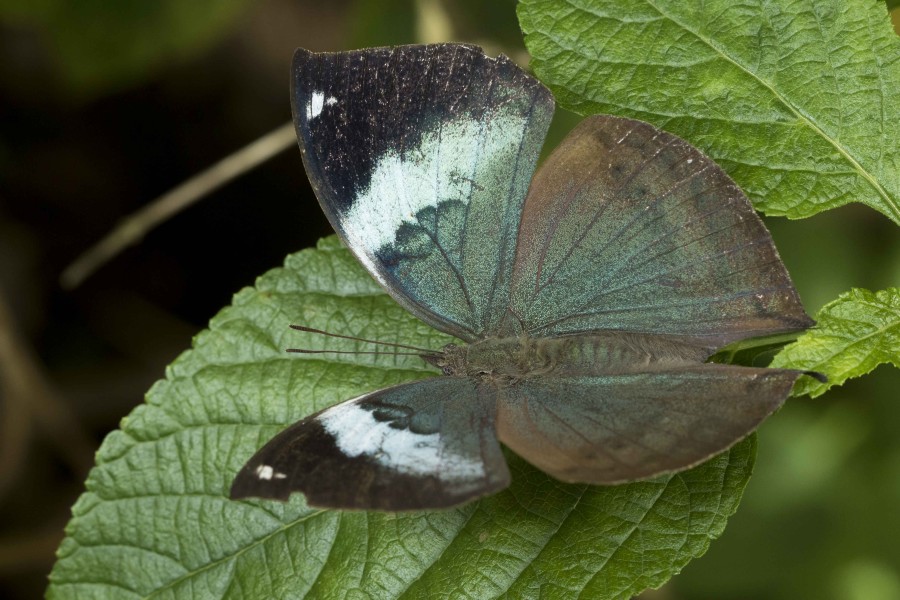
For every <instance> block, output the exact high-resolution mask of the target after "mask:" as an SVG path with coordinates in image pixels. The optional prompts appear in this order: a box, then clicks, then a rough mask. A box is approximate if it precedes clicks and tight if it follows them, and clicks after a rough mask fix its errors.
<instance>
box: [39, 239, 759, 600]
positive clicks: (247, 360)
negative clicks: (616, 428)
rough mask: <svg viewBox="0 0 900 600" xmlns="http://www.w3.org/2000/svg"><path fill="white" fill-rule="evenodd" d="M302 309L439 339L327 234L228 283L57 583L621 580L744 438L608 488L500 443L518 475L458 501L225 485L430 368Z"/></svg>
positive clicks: (528, 591)
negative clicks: (570, 478) (253, 459)
mask: <svg viewBox="0 0 900 600" xmlns="http://www.w3.org/2000/svg"><path fill="white" fill-rule="evenodd" d="M289 323H303V324H306V325H309V326H312V327H317V328H321V329H325V330H329V331H333V332H340V333H342V334H350V335H354V336H362V337H366V338H377V339H380V340H385V341H392V342H402V343H407V344H415V345H419V346H422V345H427V346H428V347H435V348H437V347H440V346H441V345H442V344H444V343H446V342H447V341H449V339H448V338H447V336H444V335H442V334H440V333H438V332H436V331H434V330H432V329H430V328H428V327H427V326H425V325H423V324H422V323H420V322H419V321H417V320H416V319H415V318H413V317H412V316H411V315H409V314H408V313H406V312H405V311H404V310H403V309H401V308H400V307H399V306H398V305H397V304H396V303H395V302H394V301H393V300H391V299H390V298H389V297H388V296H387V295H386V294H385V293H384V292H383V291H382V290H381V289H380V288H379V287H378V286H377V285H376V284H375V283H374V282H373V281H372V280H371V278H370V277H369V276H368V275H367V274H366V273H365V272H364V271H363V269H362V268H361V267H360V266H359V265H358V264H357V263H356V261H355V260H354V259H353V257H352V256H351V255H350V253H349V252H348V251H347V250H345V249H343V248H342V247H340V246H339V245H338V244H337V242H336V241H335V240H334V238H331V239H329V240H326V241H324V242H322V243H321V244H320V245H319V248H318V249H317V250H307V251H303V252H300V253H298V254H296V255H293V256H291V257H289V258H288V260H287V262H286V264H285V267H284V268H281V269H276V270H273V271H271V272H269V273H267V274H266V275H264V276H262V277H261V278H260V279H259V280H258V282H257V285H256V287H255V288H253V289H245V290H243V291H241V292H240V293H238V294H237V295H236V296H235V298H234V302H233V304H232V306H230V307H228V308H226V309H224V310H223V311H222V312H221V313H220V314H219V315H218V316H216V317H215V318H214V319H213V320H212V322H211V324H210V328H209V330H207V331H204V332H203V333H201V334H200V335H198V336H197V338H196V340H195V343H194V349H193V350H190V351H188V352H186V353H185V354H183V355H182V356H181V357H179V358H178V359H177V360H176V361H175V362H174V363H172V365H171V366H170V367H169V368H168V370H167V373H166V379H165V380H163V381H160V382H159V383H157V384H156V385H154V386H153V388H152V389H151V390H150V392H149V394H148V396H147V401H146V404H144V405H143V406H141V407H139V408H137V409H136V410H135V411H134V412H133V413H132V414H131V415H130V416H129V417H127V418H126V419H125V420H124V421H123V422H122V427H121V429H120V430H119V431H116V432H114V433H112V434H110V436H109V437H108V438H107V439H106V440H105V441H104V443H103V446H102V448H101V450H100V452H99V453H98V455H97V465H96V467H95V468H94V469H93V471H92V472H91V474H90V476H89V478H88V481H87V491H86V492H85V493H84V494H83V495H82V497H81V498H80V499H79V500H78V502H77V503H76V504H75V506H74V508H73V511H72V512H73V517H72V520H71V521H70V523H69V525H68V526H67V528H66V538H65V540H64V541H63V543H62V545H61V547H60V549H59V560H58V561H57V564H56V565H55V567H54V569H53V572H52V574H51V576H50V580H51V586H50V589H49V593H48V595H49V597H50V598H87V597H90V598H147V597H154V598H156V597H166V598H176V597H190V598H218V597H223V596H228V597H241V598H265V599H269V598H286V597H291V598H304V597H305V598H317V599H320V598H362V597H367V598H379V599H381V598H410V599H412V598H459V597H466V598H496V597H499V596H506V597H512V598H537V597H541V598H573V597H576V596H578V595H579V594H581V595H582V597H586V598H630V597H631V596H632V595H633V594H634V593H636V592H638V591H641V590H643V589H645V588H647V587H653V586H658V585H660V584H661V583H663V582H664V581H666V580H667V579H668V578H669V577H671V576H672V575H673V574H674V573H677V572H678V571H680V570H681V568H682V567H683V566H684V565H685V564H686V563H687V562H688V561H689V560H690V559H691V558H693V557H696V556H699V555H701V554H703V553H704V552H705V551H706V549H707V547H708V545H709V543H710V540H712V539H713V538H715V537H717V536H718V535H719V534H720V533H721V532H722V530H723V528H724V527H725V521H726V519H727V517H728V516H729V515H731V514H732V513H733V512H734V510H735V509H736V507H737V504H738V501H739V499H740V496H741V494H742V491H743V489H744V486H745V484H746V482H747V480H748V478H749V476H750V471H751V468H752V463H753V458H754V456H755V449H756V446H755V438H753V437H751V438H750V439H748V440H745V441H744V442H741V443H740V444H738V445H736V446H734V447H733V448H732V449H731V450H729V451H727V452H725V453H723V454H721V455H719V456H717V457H715V458H713V459H712V460H710V461H709V462H707V463H705V464H704V465H701V466H699V467H697V468H695V469H693V470H690V471H687V472H684V473H681V474H678V475H674V476H668V477H662V478H659V479H655V480H653V481H648V482H641V483H634V484H630V485H623V486H615V487H598V486H586V485H571V484H562V483H559V482H558V481H556V480H554V479H552V478H550V477H548V476H546V475H544V474H543V473H541V472H539V471H537V470H535V469H534V468H532V467H530V466H529V465H528V464H526V463H525V462H524V461H522V460H520V459H518V458H516V457H515V456H513V455H511V454H510V455H509V457H508V458H509V461H510V468H511V471H512V474H513V484H512V486H511V487H510V488H509V489H508V490H506V491H504V492H502V493H500V494H497V495H495V496H493V497H490V498H487V499H484V500H482V501H480V502H477V503H473V504H469V505H467V506H463V507H461V508H459V509H456V510H450V511H440V512H419V513H406V514H399V515H398V514H376V513H364V512H339V511H328V510H318V509H310V508H308V507H307V506H306V505H305V503H304V501H303V498H302V497H301V496H299V495H297V496H295V497H294V498H293V499H292V500H291V502H289V503H287V504H282V503H278V502H273V501H261V500H260V501H242V502H236V501H231V500H229V499H228V497H227V493H228V489H229V486H230V484H231V479H232V478H233V477H234V475H235V474H236V473H237V471H238V469H239V468H240V467H241V466H242V464H243V463H244V462H245V461H246V460H247V459H248V458H249V457H250V456H251V455H252V454H253V452H254V451H255V450H256V449H257V448H258V447H259V446H260V445H261V444H262V443H264V442H265V441H266V440H267V439H268V438H270V437H271V436H272V435H274V434H275V433H276V432H278V431H279V430H280V429H282V428H284V427H285V426H286V425H287V424H289V423H291V422H293V421H295V420H297V419H299V418H301V417H303V416H305V415H308V414H310V413H312V412H314V411H316V410H319V409H321V408H323V407H325V406H328V405H331V404H334V403H335V402H338V401H341V400H344V399H346V398H351V397H354V396H356V395H359V394H361V393H363V392H366V391H371V390H375V389H378V388H381V387H384V386H387V385H391V384H395V383H398V382H401V381H406V380H410V379H415V378H420V377H425V376H430V375H434V374H435V372H434V371H433V370H431V369H430V367H427V366H426V365H425V364H424V363H423V362H422V361H421V360H419V359H418V358H416V357H408V356H396V357H384V356H377V357H376V356H370V355H344V354H339V355H321V354H317V355H288V354H286V353H285V352H284V349H285V348H287V347H302V348H309V349H321V348H331V349H337V350H351V349H362V348H365V345H363V344H360V343H357V342H353V341H350V340H341V339H334V338H326V337H324V336H320V335H313V334H300V333H297V332H292V331H291V330H289V329H288V328H287V325H288V324H289Z"/></svg>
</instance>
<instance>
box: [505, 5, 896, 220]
mask: <svg viewBox="0 0 900 600" xmlns="http://www.w3.org/2000/svg"><path fill="white" fill-rule="evenodd" d="M519 20H520V23H521V26H522V30H523V31H524V32H525V44H526V46H527V47H528V50H529V51H530V52H531V54H532V56H533V62H532V66H533V68H534V71H535V73H536V74H537V75H538V77H540V79H541V80H542V81H543V82H544V83H546V84H547V85H548V86H549V87H550V88H551V89H552V90H553V92H554V94H555V95H556V98H557V100H558V101H559V103H560V104H561V105H562V106H564V107H566V108H569V109H571V110H574V111H575V112H578V113H581V114H588V113H611V114H620V115H627V116H632V117H635V118H638V119H643V120H645V121H649V122H651V123H654V124H655V125H657V126H659V127H662V128H663V129H666V130H667V131H671V132H673V133H676V134H678V135H680V136H682V137H684V138H685V139H687V140H688V141H690V142H691V143H692V144H694V145H696V146H698V147H699V148H701V149H703V150H704V151H705V152H706V153H707V154H709V155H710V156H712V157H713V158H714V159H715V160H716V161H717V162H718V163H719V164H721V165H722V166H723V167H725V169H726V170H727V171H728V173H729V174H730V175H731V176H732V177H733V178H734V179H735V180H736V181H737V182H738V183H739V184H740V186H741V187H742V188H743V189H744V191H745V192H747V194H748V195H749V196H750V198H751V200H753V202H754V204H755V205H756V207H757V208H759V209H760V210H762V211H764V212H765V213H767V214H769V215H785V216H788V217H791V218H801V217H808V216H811V215H813V214H816V213H818V212H821V211H824V210H828V209H831V208H835V207H837V206H841V205H843V204H846V203H848V202H862V203H865V204H867V205H868V206H870V207H872V208H874V209H875V210H878V211H880V212H882V213H883V214H885V215H887V216H888V217H889V218H890V219H892V220H893V221H894V222H895V223H898V224H900V176H898V173H900V146H898V144H897V127H896V124H897V123H898V122H900V38H898V37H897V36H896V35H895V34H894V32H893V31H892V29H891V26H890V22H889V20H888V15H887V12H886V10H885V6H884V4H882V3H880V2H871V1H868V0H851V1H848V0H817V1H816V2H799V3H798V2H793V3H789V2H763V3H750V4H747V3H735V2H729V1H728V0H710V1H707V2H702V3H697V2H683V1H681V0H654V1H653V2H647V1H644V0H640V1H638V0H626V1H623V0H568V1H560V0H523V1H522V2H521V3H520V5H519Z"/></svg>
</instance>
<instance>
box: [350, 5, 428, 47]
mask: <svg viewBox="0 0 900 600" xmlns="http://www.w3.org/2000/svg"><path fill="white" fill-rule="evenodd" d="M416 18H417V11H416V4H415V1H414V0H355V2H354V3H353V10H352V11H351V13H350V20H351V23H352V26H351V34H350V37H351V40H352V46H353V47H355V48H365V47H368V46H397V45H401V44H410V43H412V42H414V41H415V40H416Z"/></svg>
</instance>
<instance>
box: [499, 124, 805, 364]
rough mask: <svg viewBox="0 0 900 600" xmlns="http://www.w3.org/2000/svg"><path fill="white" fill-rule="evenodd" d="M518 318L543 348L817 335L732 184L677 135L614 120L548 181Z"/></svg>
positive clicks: (534, 222) (551, 165)
mask: <svg viewBox="0 0 900 600" xmlns="http://www.w3.org/2000/svg"><path fill="white" fill-rule="evenodd" d="M511 308H512V311H513V313H514V314H516V315H517V316H518V317H519V319H520V320H521V321H522V322H523V323H524V328H525V330H526V332H527V333H528V334H529V335H532V336H537V337H546V336H554V335H565V334H572V333H579V332H585V331H593V330H620V331H638V332H644V333H655V334H666V335H674V336H683V337H685V338H688V339H695V340H697V341H698V343H700V344H702V345H705V346H708V347H710V348H713V347H720V346H723V345H725V344H727V343H730V342H732V341H736V340H739V339H743V338H748V337H755V336H759V335H766V334H772V333H778V332H785V331H795V330H800V329H804V328H806V327H809V326H810V325H811V324H812V321H811V320H810V319H809V317H808V316H807V315H806V313H805V312H804V311H803V307H802V306H801V304H800V300H799V298H798V296H797V293H796V291H795V289H794V286H793V284H792V283H791V281H790V278H789V277H788V274H787V271H786V270H785V268H784V265H783V264H782V263H781V260H780V259H779V257H778V253H777V252H776V250H775V246H774V244H773V243H772V238H771V236H770V235H769V233H768V231H766V229H765V226H764V225H763V224H762V221H760V219H759V218H758V217H757V216H756V213H754V211H753V208H752V206H751V205H750V202H749V201H748V200H747V198H746V196H744V194H743V192H741V191H740V189H739V188H738V187H737V186H736V185H735V184H734V182H733V181H732V180H731V179H730V178H729V177H728V176H727V175H726V174H725V172H724V171H723V170H722V169H721V168H719V167H718V166H717V165H716V164H715V163H714V162H713V161H712V160H711V159H710V158H708V157H707V156H705V155H704V154H703V153H701V152H700V151H699V150H697V149H696V148H694V147H693V146H691V145H690V144H688V143H687V142H685V141H684V140H682V139H680V138H678V137H676V136H674V135H671V134H669V133H665V132H663V131H661V130H659V129H657V128H655V127H653V126H652V125H650V124H648V123H643V122H641V121H634V120H631V119H624V118H620V117H613V116H608V115H601V116H594V117H590V118H588V119H585V120H584V121H582V122H581V123H580V124H579V125H578V126H577V127H576V128H575V129H574V130H573V131H572V132H571V133H570V134H569V136H568V137H567V138H566V139H565V140H564V141H563V143H562V144H561V145H560V146H559V147H558V148H557V149H556V150H555V152H554V153H553V154H552V155H551V156H550V157H549V158H548V159H547V160H546V161H545V162H544V164H543V165H542V166H541V168H540V170H539V171H538V173H537V175H536V176H535V178H534V181H533V183H532V186H531V191H530V192H529V195H528V198H527V200H526V202H525V208H524V211H523V215H522V223H521V227H520V231H519V241H518V247H517V251H516V259H515V267H514V272H513V292H512V301H511Z"/></svg>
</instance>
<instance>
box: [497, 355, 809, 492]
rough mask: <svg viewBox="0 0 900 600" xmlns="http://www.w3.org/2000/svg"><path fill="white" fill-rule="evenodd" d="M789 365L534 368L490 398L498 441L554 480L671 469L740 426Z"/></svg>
mask: <svg viewBox="0 0 900 600" xmlns="http://www.w3.org/2000/svg"><path fill="white" fill-rule="evenodd" d="M799 376H800V372H799V371H788V370H778V369H751V368H746V367H736V366H731V365H714V364H698V365H697V366H695V367H688V368H682V369H678V370H672V371H657V372H645V373H628V374H619V375H606V376H582V377H577V376H556V377H552V376H551V377H545V378H535V379H530V380H528V381H525V382H522V383H521V384H520V385H517V386H516V387H515V388H514V389H509V390H505V391H504V392H503V393H502V395H501V397H500V399H499V401H498V406H499V408H498V417H497V419H498V429H499V435H500V439H501V441H503V443H504V444H506V445H507V446H509V447H510V448H511V449H512V450H514V451H515V452H516V454H518V455H520V456H521V457H523V458H525V459H526V460H528V461H529V462H531V463H532V464H533V465H535V466H537V467H538V468H540V469H541V470H542V471H544V472H546V473H549V474H550V475H553V476H554V477H556V478H558V479H561V480H563V481H573V482H581V483H596V484H614V483H622V482H626V481H634V480H637V479H646V478H648V477H653V476H655V475H659V474H662V473H667V472H673V471H681V470H683V469H687V468H688V467H691V466H693V465H695V464H697V463H700V462H702V461H704V460H706V459H708V458H710V457H711V456H713V455H715V454H718V453H719V452H721V451H723V450H725V449H727V448H729V447H730V446H732V445H733V444H735V443H736V442H737V441H739V440H741V439H743V438H744V437H746V436H747V435H749V434H750V433H751V432H752V431H753V430H754V429H756V427H757V426H758V425H759V424H760V423H761V422H762V420H763V419H765V418H766V417H767V416H769V415H770V414H771V413H772V412H773V411H775V409H777V408H778V407H779V406H781V404H782V403H783V402H784V400H785V399H786V398H787V396H788V394H789V393H790V391H791V386H792V385H793V383H794V381H796V379H797V378H798V377H799Z"/></svg>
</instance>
